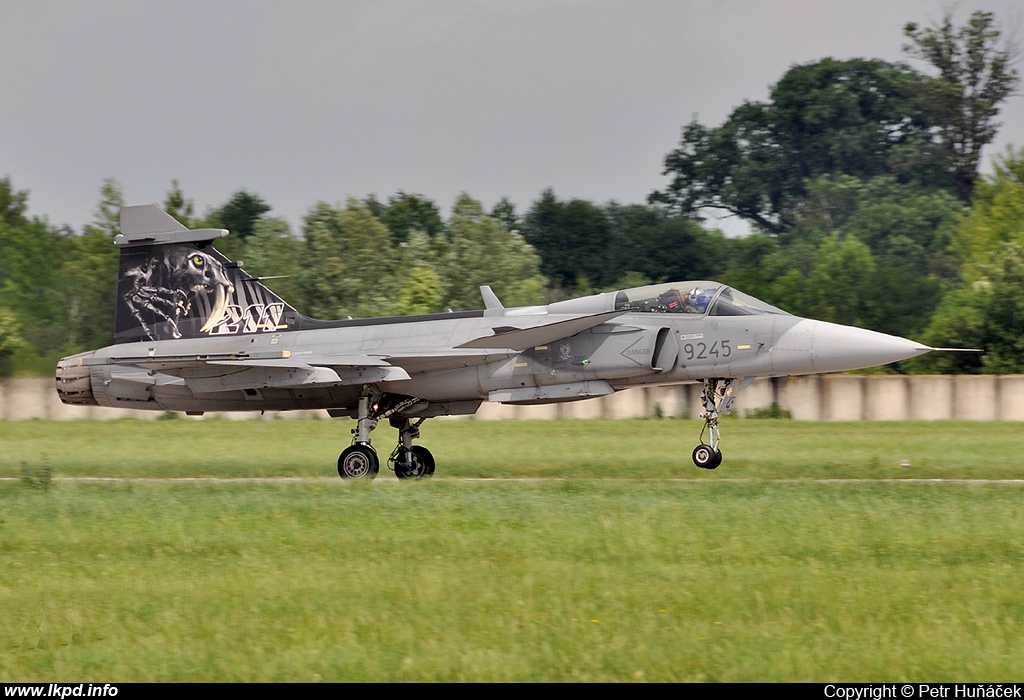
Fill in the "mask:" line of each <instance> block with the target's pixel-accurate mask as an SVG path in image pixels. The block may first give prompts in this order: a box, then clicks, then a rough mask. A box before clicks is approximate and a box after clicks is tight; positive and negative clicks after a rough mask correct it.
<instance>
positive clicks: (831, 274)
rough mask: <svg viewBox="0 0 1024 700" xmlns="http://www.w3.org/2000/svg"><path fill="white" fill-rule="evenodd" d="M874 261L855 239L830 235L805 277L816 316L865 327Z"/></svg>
mask: <svg viewBox="0 0 1024 700" xmlns="http://www.w3.org/2000/svg"><path fill="white" fill-rule="evenodd" d="M874 272H875V261H874V259H873V258H872V257H871V250H870V249H869V248H868V247H867V246H866V245H864V244H863V243H861V242H860V241H858V240H857V239H856V238H851V237H846V238H840V237H839V236H833V237H831V238H829V239H828V240H827V241H825V242H824V243H823V244H822V246H821V248H820V249H819V250H818V263H817V265H816V266H815V268H814V272H813V273H812V274H811V276H810V279H809V280H808V286H809V288H810V296H811V309H812V314H813V315H814V317H815V318H817V319H820V320H822V321H832V322H834V323H841V324H843V325H846V326H864V325H866V323H867V321H868V320H869V319H870V318H871V316H873V313H872V311H873V309H872V307H873V306H874V302H875V296H874V295H873V294H872V289H871V280H872V278H873V277H874Z"/></svg>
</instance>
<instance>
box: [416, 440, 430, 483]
mask: <svg viewBox="0 0 1024 700" xmlns="http://www.w3.org/2000/svg"><path fill="white" fill-rule="evenodd" d="M412 451H413V454H418V455H419V456H420V458H421V459H422V460H423V467H424V468H423V477H424V478H426V477H431V476H433V475H434V455H432V454H430V450H428V449H427V448H426V447H421V446H420V445H414V446H413V448H412Z"/></svg>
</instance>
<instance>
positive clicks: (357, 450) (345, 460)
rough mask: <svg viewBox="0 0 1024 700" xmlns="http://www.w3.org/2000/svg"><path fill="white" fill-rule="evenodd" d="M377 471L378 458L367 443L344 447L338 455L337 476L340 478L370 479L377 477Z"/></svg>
mask: <svg viewBox="0 0 1024 700" xmlns="http://www.w3.org/2000/svg"><path fill="white" fill-rule="evenodd" d="M379 471H380V460H378V459H377V453H376V452H374V450H373V448H372V447H370V446H369V445H352V446H351V447H346V448H345V449H344V451H343V452H342V453H341V455H340V456H339V457H338V476H340V477H341V478H342V479H366V480H371V479H375V478H377V472H379Z"/></svg>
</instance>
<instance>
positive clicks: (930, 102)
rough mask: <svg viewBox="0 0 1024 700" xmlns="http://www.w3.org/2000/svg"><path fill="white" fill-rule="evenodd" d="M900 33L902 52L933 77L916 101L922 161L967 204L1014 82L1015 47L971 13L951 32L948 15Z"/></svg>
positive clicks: (985, 18)
mask: <svg viewBox="0 0 1024 700" xmlns="http://www.w3.org/2000/svg"><path fill="white" fill-rule="evenodd" d="M903 33H904V35H905V36H906V37H907V38H908V39H909V40H910V43H908V44H906V45H904V47H903V50H904V51H905V52H906V53H907V54H908V55H909V56H911V57H912V58H917V59H920V60H922V61H925V62H927V63H929V64H930V65H931V66H932V67H933V68H935V69H936V70H937V71H938V73H939V75H938V77H937V78H936V79H935V80H932V81H929V83H928V84H927V86H926V89H925V90H924V91H923V92H922V93H921V94H920V96H919V98H918V99H919V103H920V104H921V105H922V106H923V108H924V109H925V111H926V112H927V113H928V114H929V117H930V122H931V124H932V125H933V127H932V130H931V134H930V135H931V139H930V140H929V150H930V151H931V153H929V154H927V155H930V156H931V157H930V158H927V159H928V160H930V161H932V163H933V164H934V165H936V166H939V167H941V168H943V169H944V171H945V172H946V173H947V174H948V175H950V176H951V177H952V178H953V181H954V183H955V187H956V194H957V196H958V197H959V198H960V199H961V200H962V201H964V202H970V201H971V195H972V193H973V191H974V184H975V182H976V181H977V178H978V164H979V162H980V158H981V149H982V148H983V147H984V146H986V145H988V144H989V143H991V142H992V139H993V138H995V135H996V128H997V126H998V124H996V122H995V118H996V116H998V114H999V105H1000V104H1001V103H1002V102H1003V101H1004V100H1006V98H1007V97H1009V96H1010V95H1012V94H1013V92H1014V89H1015V88H1016V87H1017V85H1018V83H1019V81H1020V77H1019V75H1018V74H1017V71H1016V70H1015V69H1014V68H1013V64H1014V62H1015V61H1016V60H1017V58H1019V47H1017V46H1015V45H1014V44H1013V43H1012V42H1000V30H999V26H998V24H997V23H996V21H995V18H994V16H993V15H992V13H991V12H981V11H978V12H974V13H972V14H971V17H970V19H969V20H968V21H967V24H965V25H964V26H963V27H959V28H957V27H955V26H954V25H953V10H948V11H947V12H946V13H945V15H944V16H943V18H942V21H941V22H940V23H939V24H937V25H934V26H931V27H927V28H925V27H921V26H919V25H918V24H917V23H915V22H909V23H907V24H906V25H905V26H904V28H903Z"/></svg>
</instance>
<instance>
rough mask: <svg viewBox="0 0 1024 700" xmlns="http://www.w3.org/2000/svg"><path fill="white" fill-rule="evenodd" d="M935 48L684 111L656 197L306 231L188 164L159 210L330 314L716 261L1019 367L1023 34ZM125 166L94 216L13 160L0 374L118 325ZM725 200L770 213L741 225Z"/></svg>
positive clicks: (553, 291)
mask: <svg viewBox="0 0 1024 700" xmlns="http://www.w3.org/2000/svg"><path fill="white" fill-rule="evenodd" d="M904 36H905V37H906V39H907V44H906V45H905V46H904V50H905V53H906V55H907V56H908V58H910V59H911V60H914V61H916V63H917V64H920V65H921V69H920V70H919V69H918V68H915V67H914V66H912V65H910V64H909V63H903V62H900V63H889V62H884V61H879V60H867V59H851V60H844V61H839V60H835V59H832V58H825V59H822V60H820V61H816V62H813V63H809V64H805V65H797V66H794V67H792V68H790V69H789V70H788V71H786V73H785V74H784V75H783V76H782V77H781V78H780V80H779V81H778V82H777V83H776V84H775V85H773V86H772V88H771V91H770V94H769V98H768V100H767V101H765V102H745V103H743V104H742V105H740V106H739V107H737V108H736V109H735V110H733V112H732V113H731V114H730V115H729V117H728V118H727V119H726V120H725V122H724V123H723V124H721V125H719V126H706V125H703V124H701V123H699V122H698V121H697V120H696V119H694V120H692V121H691V122H690V123H689V124H687V125H685V126H684V127H683V130H682V136H681V140H680V143H679V145H678V147H677V148H675V149H673V150H671V151H670V152H669V153H668V154H667V155H666V157H665V161H664V171H663V174H664V175H666V176H668V178H669V182H668V184H667V185H666V187H665V188H664V189H662V190H660V191H657V192H654V193H652V195H651V196H650V198H649V200H648V201H647V202H644V203H635V204H620V203H617V202H614V201H613V202H607V203H603V204H598V203H594V202H590V201H586V200H581V199H568V200H563V199H559V197H558V196H557V195H556V193H555V192H554V191H553V190H551V189H547V190H544V191H543V192H541V194H540V195H539V197H538V199H537V200H536V201H534V202H533V203H532V204H531V205H530V206H529V207H528V208H527V209H525V210H524V211H520V210H519V209H518V208H517V206H516V205H515V204H514V203H512V202H510V201H508V200H507V199H503V200H502V201H501V202H499V203H498V204H497V205H495V206H494V207H493V208H491V209H490V210H489V211H488V210H486V209H485V208H484V207H483V205H482V204H481V203H480V202H479V201H477V200H475V199H473V198H472V197H471V196H470V195H468V194H465V193H463V194H462V195H460V196H459V197H458V198H457V200H456V201H455V203H454V205H453V206H452V208H451V211H450V213H449V214H448V215H447V216H445V215H444V214H443V213H442V211H441V209H440V207H439V206H438V205H437V204H436V203H435V202H432V201H431V200H429V199H428V198H426V197H424V196H422V195H418V194H411V193H406V192H397V193H395V194H393V195H391V196H389V197H388V198H387V199H386V201H381V200H379V199H378V198H377V197H376V196H372V195H371V196H367V197H364V198H363V199H355V198H351V199H349V200H347V201H346V202H345V203H344V204H341V203H336V204H328V203H325V202H318V203H316V204H314V205H313V206H312V207H311V208H310V209H309V211H308V213H307V214H306V216H305V217H304V219H303V222H302V224H301V227H300V228H299V230H297V231H295V230H292V228H291V226H290V225H289V223H288V222H287V221H285V220H284V219H281V218H277V217H273V216H271V212H272V207H271V205H270V204H269V203H268V202H266V201H265V200H264V199H263V198H262V197H260V196H259V195H258V194H255V193H251V192H249V191H248V190H245V189H243V190H240V191H238V192H236V193H235V194H234V195H232V197H231V198H230V199H229V200H228V201H227V202H225V203H224V204H223V205H221V206H220V207H217V208H213V209H210V210H208V211H206V212H205V213H204V214H203V215H201V216H199V215H197V214H196V212H195V207H194V204H193V202H192V200H190V199H189V198H188V197H187V196H186V194H185V193H184V192H183V191H182V189H181V187H180V186H179V184H178V183H177V182H172V183H171V186H170V188H169V190H168V192H167V194H166V198H165V200H164V202H163V206H164V208H165V209H166V210H167V211H168V212H169V213H170V214H171V215H172V216H174V217H175V218H177V219H178V220H180V221H181V222H182V223H183V224H185V225H186V226H189V227H192V228H196V227H214V228H226V229H228V230H230V231H231V233H232V235H231V236H230V237H228V238H225V239H221V240H219V241H218V242H217V243H216V244H215V245H217V247H218V248H220V249H221V250H222V251H223V252H224V253H225V254H226V255H228V257H231V258H233V259H236V260H243V261H244V262H245V266H246V269H247V270H249V271H250V272H251V273H253V274H254V275H257V276H261V277H274V278H276V279H269V280H267V282H266V283H267V285H268V286H270V287H272V288H273V289H274V290H275V291H276V292H277V293H278V294H279V295H281V296H282V297H283V298H284V299H287V300H288V301H289V302H291V303H292V304H293V305H295V306H296V308H298V309H300V310H301V311H303V312H305V313H307V314H309V315H312V316H316V317H321V318H344V317H346V316H352V317H366V316H377V315H391V314H396V315H400V314H414V313H428V312H435V311H444V310H446V309H452V310H463V309H470V308H479V307H480V306H481V300H480V295H479V286H480V285H482V284H490V285H491V286H492V287H493V288H494V290H495V291H496V292H497V293H498V295H499V296H500V298H501V299H502V301H503V302H504V303H505V304H506V305H508V306H513V305H528V304H540V303H546V302H549V301H553V300H557V299H561V298H566V297H569V296H577V295H583V294H588V293H593V292H597V291H605V290H610V289H618V288H624V287H630V286H638V285H641V284H647V283H653V282H663V281H670V280H687V279H718V280H720V281H722V282H725V283H727V284H731V285H733V286H735V287H737V288H739V289H741V290H743V291H745V292H747V293H750V294H753V295H755V296H757V297H760V298H762V299H763V300H765V301H767V302H769V303H771V304H773V305H776V306H779V307H781V308H783V309H785V310H787V311H790V312H792V313H795V314H798V315H801V316H811V317H814V318H818V319H822V320H827V321H834V322H837V323H844V324H849V325H857V326H862V327H867V328H872V329H875V330H879V331H882V332H887V333H892V334H896V335H902V336H907V337H912V338H916V339H919V340H921V341H923V342H925V343H928V344H931V345H935V346H951V347H980V348H983V349H985V351H986V352H985V353H984V354H982V355H937V354H936V355H930V356H926V357H925V358H919V359H918V360H915V361H913V362H909V363H904V364H903V365H901V366H900V367H898V368H897V370H896V371H950V372H953V371H955V372H1001V373H1006V372H1020V371H1024V338H1022V334H1021V332H1020V331H1021V329H1022V328H1024V284H1022V283H1024V150H1014V149H1012V148H1011V149H1009V150H1008V151H1007V152H1006V153H1004V154H1002V155H1000V156H997V157H996V159H995V161H994V166H993V173H992V174H991V175H989V176H982V175H980V174H979V164H980V156H981V149H982V148H983V147H984V146H986V145H988V144H990V143H991V142H992V140H993V138H994V137H995V135H996V132H997V128H998V123H997V121H996V118H997V116H998V112H999V107H1000V105H1001V104H1002V103H1003V102H1004V101H1005V100H1006V99H1007V98H1008V97H1010V96H1011V95H1012V94H1013V93H1014V90H1015V89H1016V87H1017V86H1018V84H1019V76H1018V73H1017V71H1016V70H1015V68H1014V63H1015V60H1016V58H1017V52H1016V47H1015V46H1014V45H1012V44H1009V43H1007V42H1006V41H1004V40H1003V38H1002V37H1001V33H1000V31H999V27H998V25H997V23H996V21H995V19H994V17H993V16H992V15H991V14H989V13H984V12H975V13H974V14H972V15H971V17H970V18H969V19H968V21H967V22H966V23H965V24H964V25H963V26H956V25H955V24H954V22H953V18H952V16H951V14H947V15H946V16H945V17H944V18H943V19H942V21H941V22H940V23H938V24H936V25H933V26H930V27H921V26H919V25H917V24H914V23H909V24H907V25H906V26H905V27H904ZM123 204H124V202H123V194H122V191H121V188H120V185H119V184H118V183H117V182H116V181H115V180H113V179H110V180H107V181H105V182H104V183H103V185H102V187H101V188H100V199H99V203H98V205H97V209H96V212H95V215H94V220H93V221H92V222H91V223H90V224H89V225H87V226H85V227H84V229H83V230H82V231H71V230H67V229H62V228H57V227H53V226H51V225H49V224H48V223H47V221H46V220H45V219H43V218H39V217H33V216H29V214H28V193H27V192H24V191H19V190H18V189H17V188H16V187H15V185H14V183H13V182H12V180H11V179H10V178H9V177H8V178H4V179H2V180H0V252H2V255H0V373H3V374H10V373H11V372H14V371H24V372H37V373H48V372H49V371H50V370H51V369H52V365H53V362H54V360H55V359H56V358H58V357H60V356H62V355H64V354H68V353H71V352H75V351H78V350H82V349H86V348H91V347H98V346H102V345H107V344H110V343H111V342H112V336H113V314H114V305H115V294H116V273H117V253H118V251H117V249H116V247H115V246H114V245H113V244H112V241H113V237H114V236H115V235H116V233H117V232H118V222H117V219H118V211H119V209H120V207H121V206H122V205H123ZM709 211H718V212H725V213H727V214H728V215H731V216H736V217H740V218H742V219H744V220H746V221H747V222H749V224H750V225H751V228H752V231H753V233H752V234H751V235H749V236H746V237H743V238H727V237H726V236H724V235H723V234H722V233H721V232H719V231H717V230H713V229H710V228H708V227H707V226H706V223H705V219H704V216H705V215H706V214H707V213H708V212H709Z"/></svg>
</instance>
